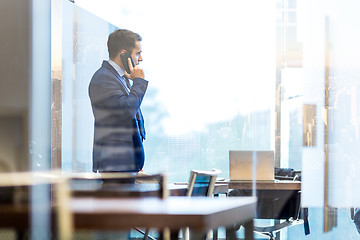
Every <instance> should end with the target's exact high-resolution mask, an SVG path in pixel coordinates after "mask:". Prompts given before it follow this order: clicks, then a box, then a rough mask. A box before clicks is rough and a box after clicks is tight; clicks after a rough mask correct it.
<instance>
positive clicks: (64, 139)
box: [52, 0, 360, 239]
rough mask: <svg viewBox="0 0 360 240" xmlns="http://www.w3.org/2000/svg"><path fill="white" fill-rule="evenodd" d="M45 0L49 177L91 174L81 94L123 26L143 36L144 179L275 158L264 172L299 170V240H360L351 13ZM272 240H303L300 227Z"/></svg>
mask: <svg viewBox="0 0 360 240" xmlns="http://www.w3.org/2000/svg"><path fill="white" fill-rule="evenodd" d="M54 2H56V1H54ZM57 2H58V3H60V5H61V8H60V9H62V11H61V13H60V15H59V18H58V19H60V25H59V26H58V29H60V30H61V36H60V37H59V36H53V40H54V39H61V41H60V43H59V46H61V49H62V50H61V53H60V55H59V57H58V59H59V67H58V68H54V65H53V89H55V91H54V92H53V104H54V106H55V108H53V111H52V120H53V126H52V131H56V133H54V132H53V135H52V140H53V141H52V144H54V145H53V147H52V150H53V152H52V161H53V164H54V165H55V166H61V168H62V169H63V170H64V171H73V172H84V171H85V172H86V171H91V166H92V161H91V159H92V142H93V124H94V123H93V115H92V112H91V106H90V101H89V98H88V94H87V89H88V84H89V82H90V79H91V76H92V74H93V73H94V72H95V71H96V70H97V69H98V68H99V67H100V64H101V62H102V61H103V60H107V59H108V53H107V47H106V41H107V37H108V34H109V33H111V32H112V31H113V30H115V29H116V28H127V29H130V30H133V31H135V32H138V33H140V35H141V36H142V37H143V42H142V44H143V58H144V61H143V62H142V63H141V67H142V68H143V69H144V71H145V74H146V79H148V80H149V87H148V91H147V93H146V96H145V98H144V100H143V105H142V111H143V113H144V116H145V127H146V129H147V136H148V137H147V140H146V141H145V142H144V144H145V152H146V160H145V161H146V163H145V167H144V171H145V172H149V173H155V172H167V173H168V174H169V181H187V180H188V177H189V173H190V171H191V170H192V169H201V170H210V169H212V168H217V169H220V170H221V171H222V174H221V175H220V177H223V178H225V179H228V178H229V150H273V151H274V152H275V166H276V167H283V168H293V169H295V170H301V171H302V205H303V206H304V207H308V208H309V222H310V229H311V233H310V235H308V236H306V238H308V239H340V238H342V237H343V236H347V239H360V237H359V236H360V235H359V234H358V233H357V231H356V227H355V225H354V223H353V221H352V215H351V214H350V210H351V209H352V208H353V207H356V206H358V205H360V204H359V199H360V198H359V197H358V191H357V189H359V188H358V186H357V185H358V181H356V173H357V172H358V171H357V170H358V168H359V166H360V164H359V163H358V161H359V160H358V159H357V155H358V154H357V151H358V149H359V147H358V145H359V136H358V135H359V133H358V120H357V117H358V115H359V114H358V107H357V102H358V96H357V93H358V90H357V88H358V85H359V79H358V75H359V74H358V69H360V68H359V67H358V66H357V65H358V63H359V61H358V57H359V56H360V50H359V47H358V45H357V44H356V43H357V42H358V41H357V40H358V38H359V36H357V34H356V33H357V32H359V31H358V30H359V26H358V24H357V22H359V21H357V20H358V18H359V17H358V15H357V14H356V13H357V10H359V8H360V6H359V3H357V2H356V1H354V0H346V1H342V2H341V3H340V2H338V1H335V0H334V1H316V2H313V1H299V0H277V1H276V0H274V1H261V0H259V1H251V2H243V1H230V0H229V1H222V2H221V3H220V2H218V1H181V2H173V1H111V0H107V1H97V0H92V1H90V0H77V1H75V4H73V3H72V2H71V1H67V0H58V1H57ZM204 6H206V7H204ZM259 6H261V7H259ZM56 12H57V13H59V10H57V11H56ZM54 15H55V13H53V17H54ZM350 36H351V37H350ZM56 89H58V91H56ZM59 91H60V92H61V94H59ZM55 94H59V95H57V97H55V98H54V96H55ZM55 126H56V127H57V128H56V127H55ZM54 150H56V151H55V152H54ZM280 238H281V239H304V238H305V235H304V229H303V225H297V226H294V227H291V228H289V229H284V230H283V231H282V232H281V234H280Z"/></svg>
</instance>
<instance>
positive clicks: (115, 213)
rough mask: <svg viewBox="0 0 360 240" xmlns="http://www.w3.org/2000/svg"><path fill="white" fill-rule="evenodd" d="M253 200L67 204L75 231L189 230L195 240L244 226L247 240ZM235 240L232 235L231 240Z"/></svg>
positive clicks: (172, 199)
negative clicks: (136, 228) (218, 230)
mask: <svg viewBox="0 0 360 240" xmlns="http://www.w3.org/2000/svg"><path fill="white" fill-rule="evenodd" d="M255 205H256V198H254V197H242V198H236V199H231V198H207V197H194V198H189V197H169V198H167V199H165V200H161V199H158V198H136V199H119V198H106V199H104V198H102V199H96V198H73V199H72V200H71V203H70V208H71V212H72V213H73V216H74V223H75V229H97V230H114V229H130V228H131V227H134V226H138V227H147V228H157V229H164V228H170V229H172V230H176V231H178V230H179V229H181V228H184V227H189V228H190V229H191V230H192V236H194V237H195V238H194V239H201V236H203V235H202V234H204V233H206V232H207V231H209V230H211V229H216V228H218V227H229V229H230V230H231V229H232V228H231V227H232V226H233V224H234V223H238V222H240V223H245V224H244V226H245V227H246V231H245V235H246V239H253V218H254V214H255ZM234 238H235V232H234V231H233V232H232V234H231V237H230V239H234Z"/></svg>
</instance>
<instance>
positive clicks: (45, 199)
mask: <svg viewBox="0 0 360 240" xmlns="http://www.w3.org/2000/svg"><path fill="white" fill-rule="evenodd" d="M68 190H69V188H68V182H67V179H64V178H61V177H59V176H58V175H57V174H56V173H54V172H12V173H0V195H1V197H0V215H4V213H2V211H5V213H6V214H9V215H11V216H13V217H14V219H17V220H15V221H10V222H6V219H4V220H5V221H0V227H9V228H15V229H24V228H25V229H28V228H30V224H31V223H30V222H29V219H31V217H35V219H36V218H37V217H38V216H36V214H37V213H36V211H31V209H41V210H42V213H46V211H45V210H48V211H49V213H53V214H50V221H51V223H52V228H53V229H52V230H54V231H55V232H56V237H54V236H51V237H52V238H56V239H60V240H62V239H64V240H65V239H71V236H72V231H73V229H72V227H73V224H72V214H71V211H70V206H69V200H70V193H69V191H68ZM34 191H35V193H34ZM38 193H40V194H38ZM34 196H35V197H36V198H37V199H36V200H34V201H31V199H32V197H34ZM47 206H49V209H47V208H46V207H47ZM19 209H21V211H19ZM6 214H5V215H6ZM40 217H42V216H40Z"/></svg>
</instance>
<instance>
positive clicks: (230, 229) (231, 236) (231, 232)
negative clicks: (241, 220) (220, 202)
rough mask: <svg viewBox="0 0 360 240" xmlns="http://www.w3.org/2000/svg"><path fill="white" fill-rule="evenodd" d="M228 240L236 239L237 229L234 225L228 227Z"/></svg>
mask: <svg viewBox="0 0 360 240" xmlns="http://www.w3.org/2000/svg"><path fill="white" fill-rule="evenodd" d="M226 240H236V230H235V228H234V227H233V226H231V227H227V228H226Z"/></svg>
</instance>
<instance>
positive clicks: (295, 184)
mask: <svg viewBox="0 0 360 240" xmlns="http://www.w3.org/2000/svg"><path fill="white" fill-rule="evenodd" d="M229 188H230V189H252V188H253V182H252V181H230V182H229ZM256 189H257V190H298V191H300V190H301V182H300V181H284V180H273V181H257V182H256Z"/></svg>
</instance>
